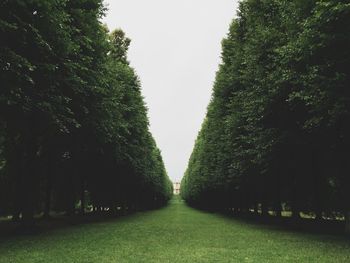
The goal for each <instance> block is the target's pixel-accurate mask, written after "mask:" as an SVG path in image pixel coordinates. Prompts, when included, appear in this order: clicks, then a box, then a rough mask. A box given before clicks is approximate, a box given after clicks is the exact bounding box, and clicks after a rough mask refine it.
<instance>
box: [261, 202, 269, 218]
mask: <svg viewBox="0 0 350 263" xmlns="http://www.w3.org/2000/svg"><path fill="white" fill-rule="evenodd" d="M268 215H269V212H268V207H267V204H266V202H265V201H264V202H262V203H261V216H263V217H267V216H268Z"/></svg>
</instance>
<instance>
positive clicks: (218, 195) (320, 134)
mask: <svg viewBox="0 0 350 263" xmlns="http://www.w3.org/2000/svg"><path fill="white" fill-rule="evenodd" d="M349 46H350V2H349V1H336V0H307V1H306V0H302V1H301V0H300V1H284V0H283V1H281V0H264V1H261V0H245V1H242V2H241V3H240V8H239V12H238V17H237V18H236V19H234V20H233V22H232V24H231V26H230V30H229V34H228V36H227V38H226V39H224V40H223V42H222V64H221V65H220V68H219V71H218V73H217V76H216V82H215V84H214V89H213V95H212V100H211V102H210V104H209V106H208V111H207V116H206V119H205V120H204V123H203V125H202V128H201V131H200V133H199V134H198V137H197V140H196V144H195V147H194V150H193V153H192V155H191V157H190V160H189V165H188V168H187V171H186V173H185V176H184V178H183V180H182V184H181V189H182V196H183V198H184V199H185V200H186V201H187V202H188V203H190V204H192V205H194V206H197V207H202V208H206V209H230V210H233V211H234V212H237V213H239V212H248V211H253V210H255V212H256V213H261V214H262V215H267V213H268V211H274V212H275V214H276V215H280V214H281V211H282V209H284V210H290V211H292V212H293V216H295V217H298V216H299V215H300V212H306V213H314V215H316V217H317V218H318V219H321V218H322V217H324V216H327V217H329V216H335V215H337V214H338V215H339V213H340V214H342V215H347V216H350V215H349V214H348V213H347V211H350V206H349V205H350V203H349V198H350V196H349V193H350V176H349V171H350V89H349V83H350V50H349Z"/></svg>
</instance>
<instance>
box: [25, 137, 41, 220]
mask: <svg viewBox="0 0 350 263" xmlns="http://www.w3.org/2000/svg"><path fill="white" fill-rule="evenodd" d="M36 162H37V145H36V138H35V136H33V135H29V136H28V137H27V138H26V161H25V168H26V171H25V172H26V174H24V175H23V189H22V190H23V195H22V197H23V199H22V208H23V213H22V222H23V225H24V226H28V227H29V226H31V225H33V223H34V206H35V199H36V198H35V195H36V194H37V190H36V188H37V186H38V185H37V184H38V182H37V174H36V173H37V169H36V166H37V163H36Z"/></svg>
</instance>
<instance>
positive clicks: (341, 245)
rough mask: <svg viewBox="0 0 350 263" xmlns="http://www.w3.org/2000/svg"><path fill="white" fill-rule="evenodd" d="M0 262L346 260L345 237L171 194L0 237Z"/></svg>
mask: <svg viewBox="0 0 350 263" xmlns="http://www.w3.org/2000/svg"><path fill="white" fill-rule="evenodd" d="M0 262H1V263H11V262H25V263H30V262H45V263H46V262H48V263H49V262H62V263H67V262H84V263H87V262H98V263H100V262H101V263H103V262H189V263H192V262H350V240H349V239H345V238H344V237H337V236H332V235H320V234H303V233H298V232H291V231H287V230H282V229H280V228H277V227H264V226H262V225H254V224H248V223H245V222H243V221H239V220H236V219H232V218H227V217H225V216H222V215H217V214H210V213H206V212H201V211H197V210H194V209H192V208H189V207H187V206H186V205H185V204H184V203H183V202H182V201H181V200H179V199H173V200H172V202H171V203H170V205H169V206H167V207H165V208H163V209H160V210H157V211H150V212H143V213H137V214H134V215H130V216H125V217H121V218H117V219H115V220H109V221H107V222H102V223H101V222H98V223H91V224H82V225H77V226H72V227H67V228H61V229H56V230H51V231H48V232H46V233H42V234H40V235H35V236H21V237H12V238H6V239H0Z"/></svg>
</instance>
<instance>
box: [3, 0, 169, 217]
mask: <svg viewBox="0 0 350 263" xmlns="http://www.w3.org/2000/svg"><path fill="white" fill-rule="evenodd" d="M104 12H105V8H104V6H103V4H102V0H57V1H43V0H32V1H21V0H11V1H1V3H0V34H1V38H0V83H1V88H0V215H13V218H14V219H22V220H23V222H31V221H32V219H33V216H34V215H35V214H38V213H41V212H43V213H44V215H45V216H49V214H50V211H52V210H54V211H64V212H66V213H67V214H73V213H75V212H76V210H77V209H78V208H80V211H81V213H84V211H85V210H86V209H87V208H88V206H89V208H90V209H95V210H100V209H102V208H108V209H109V211H112V212H113V211H116V210H117V209H147V208H153V207H157V206H160V205H163V204H165V203H166V202H167V200H168V199H169V198H170V197H171V194H172V184H171V182H170V180H169V178H168V176H167V174H166V171H165V168H164V164H163V161H162V158H161V153H160V151H159V150H158V148H157V146H156V143H155V141H154V139H153V137H152V135H151V133H150V131H149V123H148V118H147V109H146V106H145V104H144V101H143V97H142V95H141V91H140V83H139V80H138V77H137V76H136V74H135V72H134V70H133V69H132V68H131V67H130V65H129V63H128V61H127V50H128V47H129V44H130V40H129V39H128V38H126V37H125V34H124V33H123V31H121V30H115V31H113V32H112V33H109V32H108V30H107V28H106V27H105V26H103V25H102V24H101V22H100V19H101V17H102V16H103V15H104Z"/></svg>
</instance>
